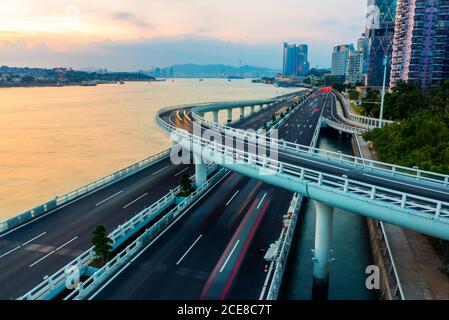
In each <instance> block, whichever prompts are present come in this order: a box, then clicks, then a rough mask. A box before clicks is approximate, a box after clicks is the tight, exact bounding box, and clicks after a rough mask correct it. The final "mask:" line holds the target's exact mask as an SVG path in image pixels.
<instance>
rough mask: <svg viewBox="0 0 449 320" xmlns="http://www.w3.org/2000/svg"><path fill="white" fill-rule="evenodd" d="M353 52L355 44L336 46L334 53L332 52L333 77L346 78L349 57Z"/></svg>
mask: <svg viewBox="0 0 449 320" xmlns="http://www.w3.org/2000/svg"><path fill="white" fill-rule="evenodd" d="M353 51H354V45H353V44H343V45H336V46H335V47H334V52H332V71H331V75H332V76H342V77H345V76H346V71H347V69H348V62H349V57H350V55H351V52H353Z"/></svg>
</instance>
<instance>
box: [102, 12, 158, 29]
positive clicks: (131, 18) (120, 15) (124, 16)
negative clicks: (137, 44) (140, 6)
mask: <svg viewBox="0 0 449 320" xmlns="http://www.w3.org/2000/svg"><path fill="white" fill-rule="evenodd" d="M111 16H112V18H113V19H115V20H120V21H125V22H128V23H130V24H132V25H134V26H136V27H138V28H145V29H146V28H151V27H152V25H151V24H150V23H148V22H147V21H145V19H142V18H141V17H139V16H137V15H136V14H134V13H132V12H129V11H120V12H114V13H113V14H112V15H111Z"/></svg>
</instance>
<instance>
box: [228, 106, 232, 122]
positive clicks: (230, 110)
mask: <svg viewBox="0 0 449 320" xmlns="http://www.w3.org/2000/svg"><path fill="white" fill-rule="evenodd" d="M230 122H232V109H228V123H230Z"/></svg>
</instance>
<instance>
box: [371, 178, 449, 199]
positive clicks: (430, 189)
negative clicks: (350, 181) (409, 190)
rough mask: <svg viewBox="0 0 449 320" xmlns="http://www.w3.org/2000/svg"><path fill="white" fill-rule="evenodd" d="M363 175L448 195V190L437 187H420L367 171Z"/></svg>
mask: <svg viewBox="0 0 449 320" xmlns="http://www.w3.org/2000/svg"><path fill="white" fill-rule="evenodd" d="M363 175H364V176H367V177H371V178H375V179H380V180H385V181H389V182H393V183H398V184H403V185H405V186H410V187H413V188H418V189H423V190H427V191H432V192H439V193H442V194H445V195H447V192H445V191H440V190H435V189H432V188H426V187H420V186H416V185H414V184H411V183H406V182H399V181H397V180H390V179H387V178H381V177H378V176H374V175H371V174H366V173H364V174H363Z"/></svg>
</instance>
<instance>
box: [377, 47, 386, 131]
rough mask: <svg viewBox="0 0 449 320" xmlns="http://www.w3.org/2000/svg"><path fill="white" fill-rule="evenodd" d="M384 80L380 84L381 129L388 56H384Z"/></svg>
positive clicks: (380, 125) (380, 126)
mask: <svg viewBox="0 0 449 320" xmlns="http://www.w3.org/2000/svg"><path fill="white" fill-rule="evenodd" d="M383 63H384V80H383V84H382V97H381V100H380V115H379V128H382V119H383V115H384V102H385V82H386V81H387V65H388V56H387V55H385V56H384V61H383Z"/></svg>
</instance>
